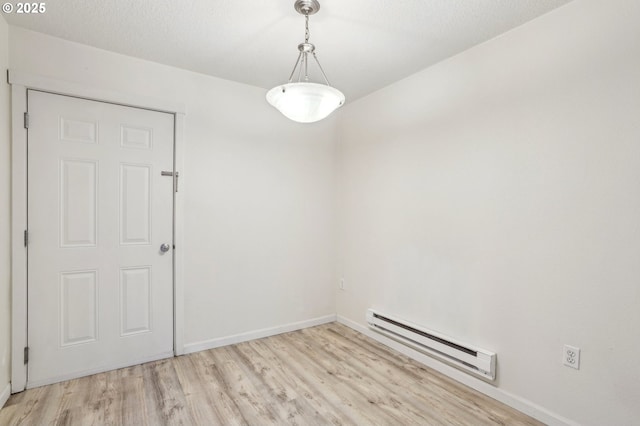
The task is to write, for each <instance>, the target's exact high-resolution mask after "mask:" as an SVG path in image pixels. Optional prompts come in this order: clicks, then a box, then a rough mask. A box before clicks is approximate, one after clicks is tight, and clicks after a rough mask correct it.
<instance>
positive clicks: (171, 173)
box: [160, 171, 180, 192]
mask: <svg viewBox="0 0 640 426" xmlns="http://www.w3.org/2000/svg"><path fill="white" fill-rule="evenodd" d="M160 176H174V172H168V171H162V172H160ZM179 177H180V172H175V179H173V190H174V191H175V192H178V178H179Z"/></svg>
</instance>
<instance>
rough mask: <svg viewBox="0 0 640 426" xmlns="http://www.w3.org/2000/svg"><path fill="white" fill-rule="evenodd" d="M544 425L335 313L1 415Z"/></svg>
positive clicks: (100, 377) (105, 376)
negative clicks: (327, 319)
mask: <svg viewBox="0 0 640 426" xmlns="http://www.w3.org/2000/svg"><path fill="white" fill-rule="evenodd" d="M280 424H290V425H359V426H360V425H539V424H541V423H539V422H537V421H535V420H533V419H531V418H530V417H527V416H525V415H524V414H522V413H520V412H518V411H515V410H513V409H511V408H509V407H507V406H505V405H504V404H501V403H499V402H497V401H495V400H493V399H491V398H488V397H486V396H484V395H482V394H480V393H478V392H475V391H474V390H471V389H469V388H467V387H465V386H463V385H461V384H459V383H457V382H454V381H452V380H450V379H448V378H447V377H445V376H443V375H441V374H439V373H437V372H435V371H433V370H431V369H429V368H426V367H424V366H423V365H421V364H419V363H417V362H415V361H413V360H411V359H409V358H407V357H405V356H404V355H401V354H399V353H397V352H395V351H393V350H391V349H389V348H387V347H385V346H383V345H381V344H379V343H377V342H376V341H374V340H372V339H370V338H368V337H366V336H364V335H362V334H360V333H358V332H356V331H353V330H352V329H350V328H348V327H345V326H343V325H341V324H338V323H331V324H326V325H322V326H318V327H313V328H308V329H305V330H300V331H295V332H292V333H286V334H281V335H278V336H273V337H268V338H265V339H260V340H254V341H251V342H245V343H240V344H237V345H232V346H227V347H222V348H217V349H212V350H208V351H203V352H198V353H195V354H190V355H186V356H181V357H177V358H172V359H167V360H162V361H156V362H150V363H147V364H143V365H136V366H133V367H129V368H124V369H120V370H115V371H110V372H106V373H101V374H96V375H93V376H89V377H84V378H81V379H76V380H70V381H68V382H63V383H57V384H54V385H49V386H43V387H40V388H36V389H30V390H27V391H25V392H21V393H19V394H15V395H13V396H11V398H10V399H9V401H8V402H7V404H6V405H5V407H4V408H3V409H2V410H0V425H136V426H138V425H280Z"/></svg>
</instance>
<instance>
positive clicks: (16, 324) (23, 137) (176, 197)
mask: <svg viewBox="0 0 640 426" xmlns="http://www.w3.org/2000/svg"><path fill="white" fill-rule="evenodd" d="M8 82H9V84H10V85H11V124H12V134H11V289H12V291H11V392H12V393H16V392H21V391H23V390H25V389H26V386H27V366H26V364H25V363H24V362H23V361H24V348H26V347H27V342H28V340H27V315H28V310H27V309H28V306H27V248H26V247H25V244H24V232H25V230H26V229H27V160H28V159H27V130H26V128H25V126H24V114H25V113H26V112H27V90H29V89H33V90H40V91H43V92H48V93H52V94H57V95H65V96H73V97H77V98H82V99H87V100H92V101H98V102H106V103H111V104H117V105H123V106H129V107H134V108H142V109H148V110H154V111H158V112H165V113H169V114H172V115H173V117H174V128H173V132H174V135H173V139H174V155H173V162H174V170H175V171H179V173H180V179H179V183H180V187H179V188H178V192H174V193H173V240H174V244H175V247H177V249H174V251H173V353H174V355H176V356H177V355H182V354H184V287H183V286H184V283H183V279H182V271H183V255H182V253H183V250H182V246H183V220H182V218H183V217H184V216H183V205H184V197H183V194H184V191H180V188H184V183H185V177H186V176H185V175H186V173H185V171H184V167H183V164H184V155H183V154H184V145H185V144H184V140H185V139H184V127H185V116H186V108H185V106H184V104H181V103H175V102H171V101H164V100H158V99H152V98H147V97H144V96H138V95H133V94H126V93H119V92H113V91H109V90H102V89H96V88H92V87H89V86H85V85H81V84H76V83H72V82H66V81H62V80H57V79H51V78H48V77H43V76H39V75H35V74H29V73H23V72H16V71H13V70H9V72H8Z"/></svg>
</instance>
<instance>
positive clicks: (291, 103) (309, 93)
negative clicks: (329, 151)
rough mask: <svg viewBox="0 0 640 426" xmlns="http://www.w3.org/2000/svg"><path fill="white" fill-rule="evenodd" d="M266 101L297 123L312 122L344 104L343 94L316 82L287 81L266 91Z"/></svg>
mask: <svg viewBox="0 0 640 426" xmlns="http://www.w3.org/2000/svg"><path fill="white" fill-rule="evenodd" d="M267 102H269V103H270V104H271V105H273V106H274V107H275V108H276V109H278V111H280V112H281V113H282V114H284V116H285V117H287V118H289V119H291V120H293V121H297V122H299V123H313V122H314V121H319V120H322V119H323V118H325V117H326V116H328V115H329V114H331V113H332V112H333V111H335V110H336V109H337V108H339V107H341V106H342V104H344V95H343V94H342V92H341V91H339V90H338V89H336V88H333V87H331V86H327V85H324V84H318V83H287V84H283V85H281V86H276V87H274V88H273V89H271V90H269V91H268V92H267Z"/></svg>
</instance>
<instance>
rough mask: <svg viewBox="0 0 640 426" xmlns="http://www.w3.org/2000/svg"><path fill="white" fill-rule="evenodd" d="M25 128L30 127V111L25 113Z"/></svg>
mask: <svg viewBox="0 0 640 426" xmlns="http://www.w3.org/2000/svg"><path fill="white" fill-rule="evenodd" d="M24 128H25V129H28V128H29V113H28V112H25V113H24Z"/></svg>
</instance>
